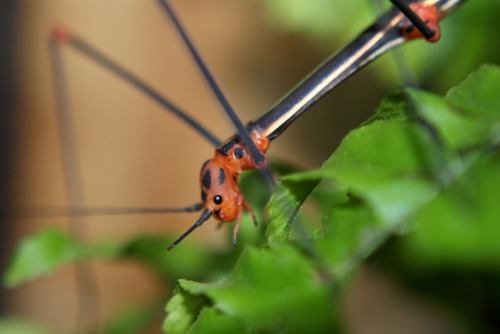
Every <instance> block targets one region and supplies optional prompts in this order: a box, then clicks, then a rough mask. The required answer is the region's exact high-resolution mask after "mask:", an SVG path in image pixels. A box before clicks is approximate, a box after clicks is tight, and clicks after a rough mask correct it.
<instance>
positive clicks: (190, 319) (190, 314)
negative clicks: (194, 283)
mask: <svg viewBox="0 0 500 334" xmlns="http://www.w3.org/2000/svg"><path fill="white" fill-rule="evenodd" d="M207 304H208V300H207V299H206V298H205V297H203V296H198V295H195V294H190V293H186V292H185V291H183V290H182V289H180V288H177V289H176V293H175V295H174V296H173V297H172V298H171V299H170V301H169V302H168V303H167V306H166V307H165V310H166V311H167V314H168V316H167V318H166V319H165V321H164V323H163V331H164V332H165V333H169V334H184V333H187V332H188V330H189V328H190V327H191V326H192V324H193V323H194V321H195V320H196V318H197V316H198V313H199V312H200V311H201V309H202V308H203V307H204V306H205V305H207Z"/></svg>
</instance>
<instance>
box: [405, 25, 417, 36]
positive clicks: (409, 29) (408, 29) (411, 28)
mask: <svg viewBox="0 0 500 334" xmlns="http://www.w3.org/2000/svg"><path fill="white" fill-rule="evenodd" d="M413 29H415V27H414V26H413V25H410V26H408V27H406V28H405V33H407V34H409V33H411V32H412V31H413Z"/></svg>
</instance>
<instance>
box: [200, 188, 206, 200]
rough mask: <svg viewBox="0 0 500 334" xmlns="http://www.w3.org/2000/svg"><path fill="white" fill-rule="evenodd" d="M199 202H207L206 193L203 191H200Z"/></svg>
mask: <svg viewBox="0 0 500 334" xmlns="http://www.w3.org/2000/svg"><path fill="white" fill-rule="evenodd" d="M201 200H202V201H203V202H205V201H206V200H207V193H206V192H204V191H203V190H202V191H201Z"/></svg>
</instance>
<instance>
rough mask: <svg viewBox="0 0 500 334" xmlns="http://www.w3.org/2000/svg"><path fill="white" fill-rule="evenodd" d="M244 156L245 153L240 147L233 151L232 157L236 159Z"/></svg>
mask: <svg viewBox="0 0 500 334" xmlns="http://www.w3.org/2000/svg"><path fill="white" fill-rule="evenodd" d="M244 155H245V151H244V150H243V149H242V148H241V147H237V148H235V150H234V157H235V158H236V159H241V158H243V156H244Z"/></svg>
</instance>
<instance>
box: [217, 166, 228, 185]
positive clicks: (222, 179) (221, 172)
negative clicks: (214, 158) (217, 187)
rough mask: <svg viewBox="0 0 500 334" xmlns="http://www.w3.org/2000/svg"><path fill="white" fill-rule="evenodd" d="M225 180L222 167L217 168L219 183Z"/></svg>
mask: <svg viewBox="0 0 500 334" xmlns="http://www.w3.org/2000/svg"><path fill="white" fill-rule="evenodd" d="M224 182H226V173H225V172H224V168H219V184H221V185H222V184H224Z"/></svg>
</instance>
